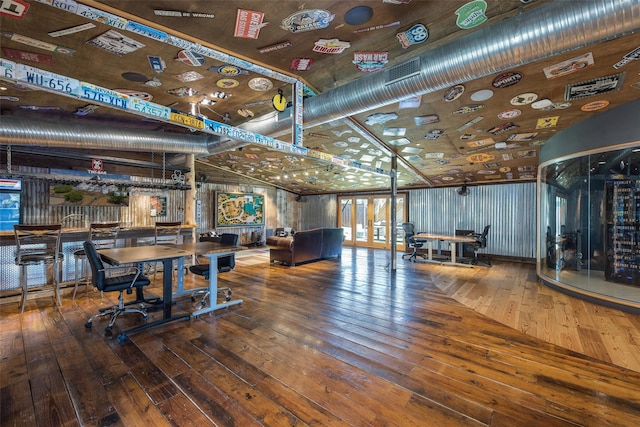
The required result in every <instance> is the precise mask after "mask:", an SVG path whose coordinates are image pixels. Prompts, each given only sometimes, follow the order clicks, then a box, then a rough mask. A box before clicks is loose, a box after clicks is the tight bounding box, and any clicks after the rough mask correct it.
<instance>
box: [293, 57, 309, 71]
mask: <svg viewBox="0 0 640 427" xmlns="http://www.w3.org/2000/svg"><path fill="white" fill-rule="evenodd" d="M312 62H313V59H311V58H294V59H292V60H291V64H289V69H290V70H291V71H309V68H311V63H312Z"/></svg>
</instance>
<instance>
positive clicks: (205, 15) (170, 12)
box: [153, 9, 216, 19]
mask: <svg viewBox="0 0 640 427" xmlns="http://www.w3.org/2000/svg"><path fill="white" fill-rule="evenodd" d="M153 13H155V14H156V15H157V16H172V17H178V18H210V19H213V18H215V17H216V16H215V15H214V14H213V13H202V12H181V11H178V10H161V9H154V11H153Z"/></svg>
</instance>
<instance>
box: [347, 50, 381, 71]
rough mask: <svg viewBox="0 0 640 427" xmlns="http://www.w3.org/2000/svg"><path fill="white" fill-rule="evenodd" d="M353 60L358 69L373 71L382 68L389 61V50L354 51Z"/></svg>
mask: <svg viewBox="0 0 640 427" xmlns="http://www.w3.org/2000/svg"><path fill="white" fill-rule="evenodd" d="M352 62H353V63H354V64H355V65H356V67H358V70H360V71H364V72H367V73H372V72H374V71H378V70H381V69H382V68H384V66H385V65H386V64H387V62H389V52H354V53H353V61H352Z"/></svg>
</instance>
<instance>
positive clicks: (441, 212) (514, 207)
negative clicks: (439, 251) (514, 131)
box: [409, 183, 536, 258]
mask: <svg viewBox="0 0 640 427" xmlns="http://www.w3.org/2000/svg"><path fill="white" fill-rule="evenodd" d="M469 189H470V192H471V193H470V194H469V195H468V196H460V195H458V194H457V192H456V190H457V188H433V189H424V190H412V191H410V192H409V221H410V222H413V223H414V225H415V227H416V230H418V231H427V232H432V233H442V234H453V233H454V232H455V230H456V229H464V230H476V231H478V232H481V231H482V229H483V228H484V226H485V225H489V224H491V229H490V231H489V235H488V239H487V240H488V241H487V249H486V251H485V252H486V253H490V254H494V255H504V256H511V257H518V258H520V257H522V258H534V257H535V247H536V246H535V245H536V238H535V236H536V184H535V183H523V184H504V185H490V186H478V187H469Z"/></svg>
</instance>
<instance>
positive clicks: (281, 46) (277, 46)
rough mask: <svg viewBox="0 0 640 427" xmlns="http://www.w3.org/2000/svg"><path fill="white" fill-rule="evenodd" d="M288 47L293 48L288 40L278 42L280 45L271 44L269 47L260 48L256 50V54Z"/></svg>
mask: <svg viewBox="0 0 640 427" xmlns="http://www.w3.org/2000/svg"><path fill="white" fill-rule="evenodd" d="M289 46H293V45H292V44H291V42H290V41H289V40H285V41H283V42H280V43H276V44H271V45H269V46H264V47H260V48H258V52H260V53H269V52H275V51H276V50H280V49H284V48H287V47H289Z"/></svg>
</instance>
